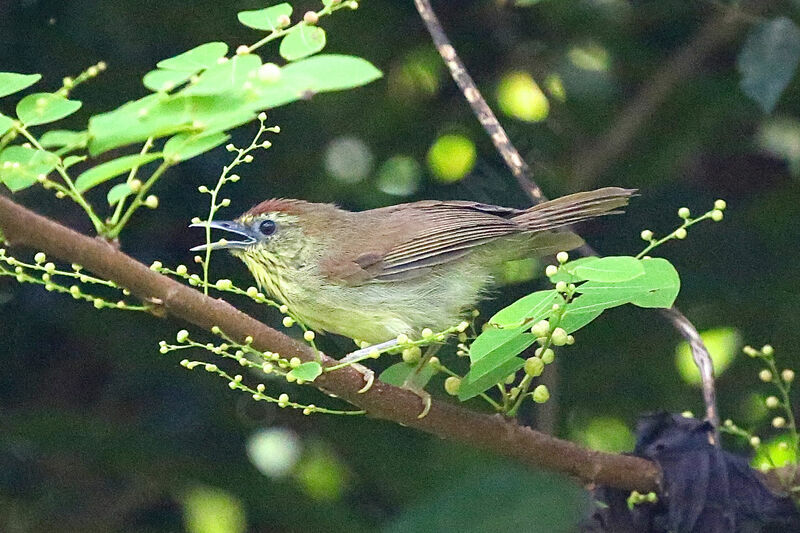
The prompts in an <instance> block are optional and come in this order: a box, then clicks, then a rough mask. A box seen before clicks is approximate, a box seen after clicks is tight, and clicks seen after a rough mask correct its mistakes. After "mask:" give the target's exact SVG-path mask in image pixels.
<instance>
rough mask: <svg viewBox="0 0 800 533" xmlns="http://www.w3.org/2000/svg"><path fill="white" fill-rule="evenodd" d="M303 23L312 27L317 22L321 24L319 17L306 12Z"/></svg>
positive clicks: (311, 12)
mask: <svg viewBox="0 0 800 533" xmlns="http://www.w3.org/2000/svg"><path fill="white" fill-rule="evenodd" d="M303 22H305V23H306V24H312V25H313V24H316V23H317V22H319V15H317V14H316V13H315V12H313V11H306V12H305V14H303Z"/></svg>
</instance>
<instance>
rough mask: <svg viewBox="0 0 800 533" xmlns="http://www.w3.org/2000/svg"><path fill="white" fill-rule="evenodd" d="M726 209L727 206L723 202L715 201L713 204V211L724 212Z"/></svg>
mask: <svg viewBox="0 0 800 533" xmlns="http://www.w3.org/2000/svg"><path fill="white" fill-rule="evenodd" d="M726 207H728V204H727V203H725V200H717V201H715V202H714V209H719V210H720V211H724V210H725V208H726Z"/></svg>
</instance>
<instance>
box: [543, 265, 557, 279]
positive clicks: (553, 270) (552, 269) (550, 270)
mask: <svg viewBox="0 0 800 533" xmlns="http://www.w3.org/2000/svg"><path fill="white" fill-rule="evenodd" d="M544 273H545V275H546V276H547V277H548V278H552V277H553V276H555V275H556V274H558V267H557V266H555V265H547V268H545V269H544Z"/></svg>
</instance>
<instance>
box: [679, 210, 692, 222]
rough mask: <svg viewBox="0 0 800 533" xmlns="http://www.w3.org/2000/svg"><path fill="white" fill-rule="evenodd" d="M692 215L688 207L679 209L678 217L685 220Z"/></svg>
mask: <svg viewBox="0 0 800 533" xmlns="http://www.w3.org/2000/svg"><path fill="white" fill-rule="evenodd" d="M691 214H692V213H691V212H690V211H689V208H688V207H681V208H680V209H678V216H679V217H681V218H683V219H686V218H689V217H690V216H691Z"/></svg>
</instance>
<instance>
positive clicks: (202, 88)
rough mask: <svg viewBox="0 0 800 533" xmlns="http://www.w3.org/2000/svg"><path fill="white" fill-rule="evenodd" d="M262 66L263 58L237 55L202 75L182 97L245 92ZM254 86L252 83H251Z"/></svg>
mask: <svg viewBox="0 0 800 533" xmlns="http://www.w3.org/2000/svg"><path fill="white" fill-rule="evenodd" d="M260 66H261V58H260V57H258V56H257V55H255V54H245V55H237V56H234V57H233V58H232V59H229V60H228V61H225V62H224V63H220V64H218V65H214V66H213V67H210V68H209V69H208V70H206V71H205V72H203V73H202V74H200V77H199V78H198V80H197V82H196V83H192V84H191V85H189V86H188V87H186V88H185V89H183V91H181V94H182V95H211V94H222V93H226V92H230V91H243V90H245V83H246V82H248V80H252V78H253V76H254V75H255V71H256V69H258V67H260ZM250 84H251V85H252V81H250Z"/></svg>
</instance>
